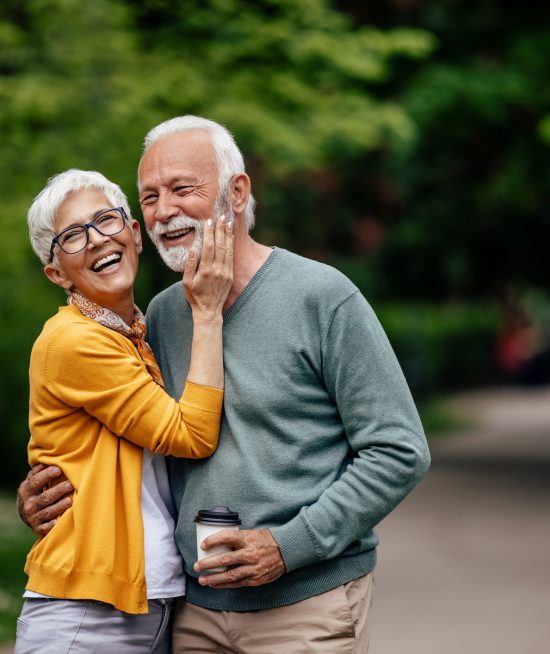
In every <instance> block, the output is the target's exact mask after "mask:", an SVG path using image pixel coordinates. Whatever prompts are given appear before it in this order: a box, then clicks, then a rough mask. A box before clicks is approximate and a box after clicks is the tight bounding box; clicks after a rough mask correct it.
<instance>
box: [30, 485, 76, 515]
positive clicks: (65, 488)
mask: <svg viewBox="0 0 550 654" xmlns="http://www.w3.org/2000/svg"><path fill="white" fill-rule="evenodd" d="M73 490H74V488H73V487H72V486H71V482H70V481H64V482H63V483H61V484H57V485H56V486H52V487H51V488H46V490H44V491H42V493H40V496H39V497H38V498H37V502H36V506H37V507H38V508H46V507H51V506H52V504H56V503H57V502H59V500H61V499H69V500H70V497H67V495H69V494H70V493H72V492H73ZM69 506H70V503H69ZM52 517H53V516H52ZM47 519H48V520H50V519H51V518H47Z"/></svg>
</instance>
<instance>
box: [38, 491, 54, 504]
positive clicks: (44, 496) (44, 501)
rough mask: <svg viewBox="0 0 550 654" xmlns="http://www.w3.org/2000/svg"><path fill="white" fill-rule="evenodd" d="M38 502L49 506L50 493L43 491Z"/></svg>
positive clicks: (50, 501) (50, 500)
mask: <svg viewBox="0 0 550 654" xmlns="http://www.w3.org/2000/svg"><path fill="white" fill-rule="evenodd" d="M40 501H41V503H42V504H51V503H52V493H51V491H50V490H49V489H48V490H45V491H44V492H43V493H42V494H41V495H40Z"/></svg>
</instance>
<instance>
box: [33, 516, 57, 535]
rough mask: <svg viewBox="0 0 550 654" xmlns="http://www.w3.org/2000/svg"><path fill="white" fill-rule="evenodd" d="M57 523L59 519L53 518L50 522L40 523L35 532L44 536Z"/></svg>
mask: <svg viewBox="0 0 550 654" xmlns="http://www.w3.org/2000/svg"><path fill="white" fill-rule="evenodd" d="M56 524H57V519H56V520H51V521H50V522H43V523H42V524H41V525H38V527H37V528H36V529H33V531H34V533H35V534H36V535H37V536H41V537H42V538H44V536H45V535H46V534H47V533H49V532H50V531H51V530H52V529H53V528H54V527H55V525H56Z"/></svg>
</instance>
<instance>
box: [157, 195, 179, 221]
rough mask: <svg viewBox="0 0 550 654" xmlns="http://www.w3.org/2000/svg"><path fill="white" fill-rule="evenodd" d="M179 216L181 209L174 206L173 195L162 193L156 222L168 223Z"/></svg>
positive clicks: (158, 202)
mask: <svg viewBox="0 0 550 654" xmlns="http://www.w3.org/2000/svg"><path fill="white" fill-rule="evenodd" d="M178 214H179V209H178V207H176V206H175V205H174V202H173V195H172V193H160V194H159V197H158V199H157V206H156V207H155V220H158V221H160V222H163V223H164V222H167V221H168V220H170V219H171V218H174V217H175V216H177V215H178Z"/></svg>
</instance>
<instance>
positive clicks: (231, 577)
mask: <svg viewBox="0 0 550 654" xmlns="http://www.w3.org/2000/svg"><path fill="white" fill-rule="evenodd" d="M227 577H228V579H229V582H230V583H231V582H235V581H237V580H238V579H239V576H238V574H237V571H236V569H232V570H228V571H227Z"/></svg>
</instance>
